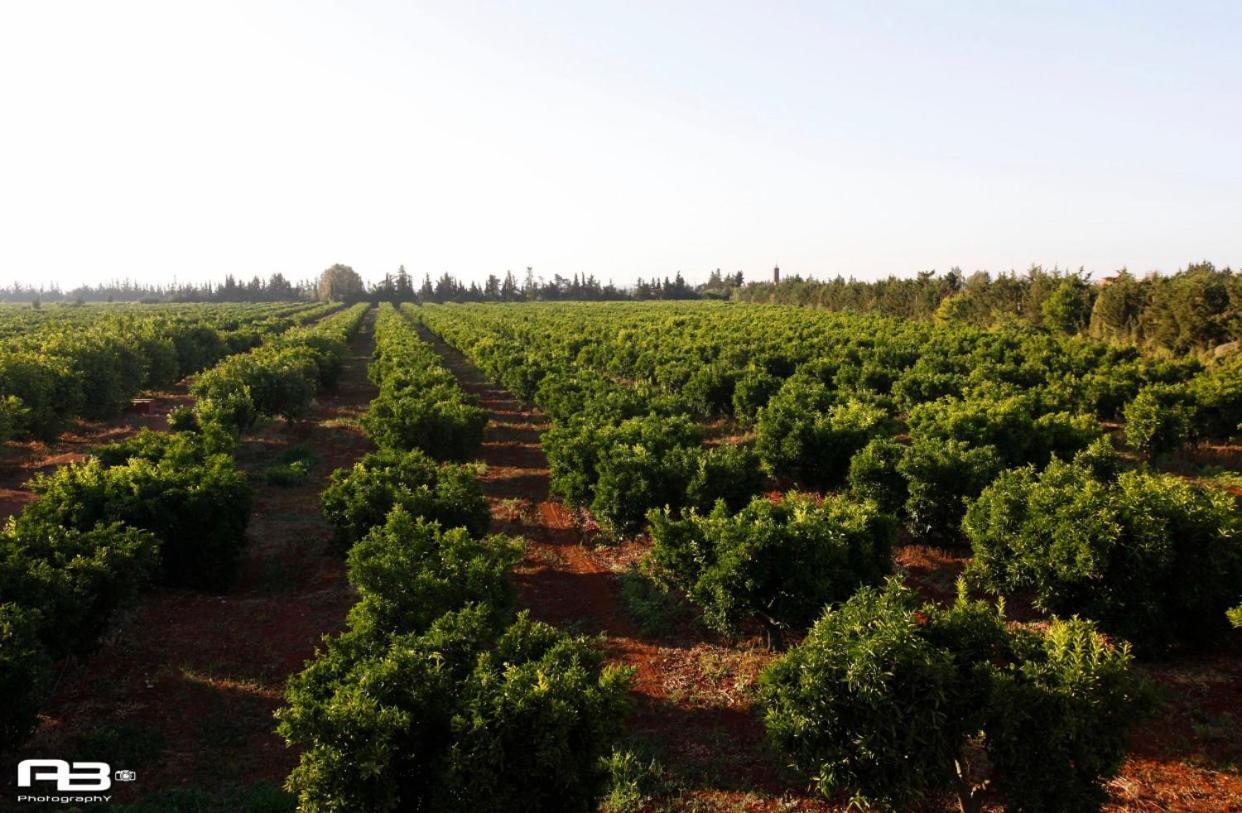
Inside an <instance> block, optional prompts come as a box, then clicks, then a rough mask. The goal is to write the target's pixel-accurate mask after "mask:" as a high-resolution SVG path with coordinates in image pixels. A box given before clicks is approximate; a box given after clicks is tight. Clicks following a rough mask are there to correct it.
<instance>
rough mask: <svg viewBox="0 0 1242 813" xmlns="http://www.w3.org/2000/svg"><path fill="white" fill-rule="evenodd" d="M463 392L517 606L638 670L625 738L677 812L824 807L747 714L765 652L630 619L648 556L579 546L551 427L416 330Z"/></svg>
mask: <svg viewBox="0 0 1242 813" xmlns="http://www.w3.org/2000/svg"><path fill="white" fill-rule="evenodd" d="M422 335H423V338H424V339H425V340H426V341H428V342H429V343H431V345H432V346H433V347H435V348H436V350H437V351H439V353H440V354H441V356H442V358H443V359H444V363H445V365H446V366H447V367H448V368H449V370H451V371H452V372H453V374H454V375H455V376H456V377H457V379H458V381H459V382H460V383H461V386H462V388H463V389H465V390H466V391H467V392H470V393H473V394H475V395H477V396H478V397H479V399H480V401H481V404H482V406H483V408H484V409H486V410H487V411H488V413H489V415H490V419H491V420H490V422H489V423H488V426H487V431H486V434H485V435H484V440H483V447H482V449H481V451H480V454H479V459H480V460H481V462H483V463H484V464H486V467H487V468H486V472H485V473H484V474H483V476H482V481H483V487H484V492H485V493H486V495H487V497H488V499H489V501H490V502H491V504H492V516H493V528H494V530H497V531H501V532H505V533H511V534H514V535H520V536H523V537H524V538H525V539H526V555H525V558H524V560H523V562H522V563H521V564H520V565H519V567H518V568H517V572H516V577H517V582H518V585H519V590H520V593H519V603H520V604H521V606H522V607H523V608H526V609H529V610H530V612H531V614H532V615H533V616H534V617H535V618H538V619H540V620H543V621H547V622H549V623H553V624H556V625H557V626H559V627H561V628H564V629H567V630H570V631H574V632H578V633H582V634H588V635H593V634H598V633H603V634H605V635H606V636H607V639H606V649H607V653H608V655H609V657H610V659H612V660H613V661H615V662H621V663H625V664H627V665H629V666H631V667H633V668H634V669H635V674H634V680H633V696H634V700H635V705H634V712H633V714H632V715H631V719H630V720H629V721H628V726H627V728H628V732H629V735H630V736H631V737H632V738H633V739H634V741H636V742H638V743H640V744H642V745H644V746H649V747H651V749H652V750H653V751H654V753H655V754H656V755H657V756H658V757H659V758H660V760H661V761H662V762H663V763H664V764H665V765H666V766H668V767H669V768H670V769H671V770H672V771H673V772H674V773H675V774H676V779H675V780H674V783H675V790H674V792H673V795H675V796H676V797H677V801H675V802H674V804H676V805H678V806H679V807H680V805H682V804H685V805H693V806H694V809H696V810H753V811H759V810H784V811H794V810H824V809H828V808H826V807H824V805H823V804H822V803H821V802H819V801H818V800H815V799H812V798H809V797H806V796H802V795H801V794H800V793H798V792H797V790H796V787H791V786H790V785H788V784H787V783H785V782H782V781H781V779H780V777H779V771H778V766H777V765H776V763H775V760H774V758H773V757H772V756H771V754H770V753H769V752H768V750H767V748H766V746H765V744H764V742H763V728H762V725H761V724H760V723H759V721H758V720H757V719H756V717H755V716H754V715H753V714H752V712H751V701H750V696H749V687H750V686H751V685H753V680H754V677H755V675H756V674H757V672H758V670H759V669H760V668H761V666H762V664H763V663H764V662H766V660H767V659H768V657H769V656H768V654H767V653H766V652H763V651H762V647H761V646H760V644H759V642H758V641H749V642H742V644H741V645H740V646H739V645H736V644H735V645H732V646H730V645H727V644H724V643H722V642H720V641H717V640H715V639H714V638H713V637H712V636H709V635H707V634H706V633H704V632H703V631H702V630H701V628H699V627H698V626H697V625H695V624H693V623H692V621H690V620H689V619H687V623H685V624H684V625H682V626H681V628H679V629H676V630H674V631H672V632H671V633H669V634H668V635H660V636H658V637H650V636H644V635H642V634H640V633H639V631H638V630H637V628H636V626H635V624H634V623H633V622H632V621H631V619H629V618H628V617H627V614H626V612H625V610H624V605H623V603H622V601H621V597H620V582H619V573H620V571H623V569H624V567H625V566H626V565H627V564H628V563H629V562H631V561H633V560H634V559H635V558H637V557H638V556H639V555H641V553H642V551H643V550H644V549H645V543H641V542H629V543H626V544H625V545H622V546H620V547H619V548H612V549H601V548H593V547H591V546H589V545H587V544H584V534H583V532H582V531H581V530H580V527H579V523H578V521H577V520H576V519H575V516H574V513H573V511H572V510H571V509H569V508H567V507H566V506H565V505H564V504H562V503H560V502H558V501H557V500H555V499H553V498H552V497H551V496H550V495H549V472H548V463H547V459H546V458H545V456H544V453H543V451H542V449H541V448H540V444H539V436H540V433H541V432H543V431H544V430H545V429H546V428H547V426H548V421H547V418H546V417H545V416H543V415H542V414H541V413H540V412H539V411H538V410H537V409H536V408H534V407H532V406H528V405H525V404H523V403H521V402H520V401H519V400H518V399H516V398H515V397H514V396H513V395H512V394H511V393H509V392H508V391H507V390H505V389H504V388H503V387H500V386H498V385H496V384H494V383H492V382H491V381H489V380H488V379H487V377H486V376H485V375H484V374H483V373H482V372H481V371H480V370H479V369H478V368H477V367H475V366H474V365H473V364H471V363H470V362H469V360H467V359H466V358H465V357H464V356H463V355H462V354H461V353H460V352H458V351H457V350H455V349H454V348H452V347H450V346H449V345H448V344H446V343H445V342H443V341H442V340H441V339H440V338H439V337H438V336H436V335H435V334H433V333H431V332H429V331H427V330H425V329H423V330H422Z"/></svg>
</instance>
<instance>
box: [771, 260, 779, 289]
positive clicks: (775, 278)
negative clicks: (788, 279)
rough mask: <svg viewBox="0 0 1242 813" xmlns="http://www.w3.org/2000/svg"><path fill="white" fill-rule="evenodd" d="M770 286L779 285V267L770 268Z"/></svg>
mask: <svg viewBox="0 0 1242 813" xmlns="http://www.w3.org/2000/svg"><path fill="white" fill-rule="evenodd" d="M772 284H773V285H780V284H781V267H780V266H779V265H778V266H774V267H773V268H772Z"/></svg>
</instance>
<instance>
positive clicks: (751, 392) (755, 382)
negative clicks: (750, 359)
mask: <svg viewBox="0 0 1242 813" xmlns="http://www.w3.org/2000/svg"><path fill="white" fill-rule="evenodd" d="M781 383H782V382H781V379H779V378H777V377H776V376H774V375H772V374H771V373H769V372H768V371H767V370H765V369H763V368H761V367H752V368H749V369H747V370H746V371H744V372H743V373H742V374H741V376H739V377H738V379H737V384H736V385H735V386H734V388H733V399H732V405H733V415H734V417H736V418H737V419H738V420H739V421H743V422H745V423H750V422H752V421H754V419H755V416H756V415H757V414H758V413H759V410H760V409H762V408H763V407H765V406H767V405H768V401H769V400H771V398H772V396H773V395H775V394H776V393H777V391H778V390H780V388H781Z"/></svg>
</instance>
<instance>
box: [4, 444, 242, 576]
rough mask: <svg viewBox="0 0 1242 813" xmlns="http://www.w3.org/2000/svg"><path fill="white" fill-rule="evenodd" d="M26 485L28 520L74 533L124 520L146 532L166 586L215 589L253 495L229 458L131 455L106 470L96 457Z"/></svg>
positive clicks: (226, 571) (232, 561) (230, 571)
mask: <svg viewBox="0 0 1242 813" xmlns="http://www.w3.org/2000/svg"><path fill="white" fill-rule="evenodd" d="M173 437H177V438H180V437H181V436H179V435H178V436H173ZM178 442H179V441H178ZM31 488H32V489H33V490H34V491H35V492H36V493H37V494H38V495H39V499H38V500H37V501H36V502H34V503H32V504H31V505H29V506H27V508H26V510H25V513H26V514H27V515H29V517H30V518H31V519H32V520H33V521H36V522H42V523H48V524H53V525H62V526H64V527H66V528H74V529H77V530H79V531H89V530H91V529H92V528H94V527H95V526H96V525H97V524H100V523H112V522H123V523H125V524H126V525H131V526H133V527H135V528H141V529H144V530H148V531H151V532H152V533H153V534H154V535H155V536H156V538H157V539H158V540H159V552H160V568H161V573H162V579H163V581H164V583H165V584H169V585H176V586H188V587H200V588H204V589H209V590H217V589H221V588H223V587H225V586H226V585H227V584H228V583H229V582H230V581H231V579H232V578H233V576H234V574H235V572H236V568H237V561H238V557H239V555H240V553H241V548H242V546H243V545H244V544H245V530H246V525H247V523H248V521H249V518H250V508H251V502H252V493H251V490H250V486H249V485H248V484H247V482H246V476H245V475H244V474H243V473H242V472H241V471H240V470H239V469H238V468H237V466H236V464H235V463H234V462H233V459H232V458H231V457H229V456H228V455H224V454H208V455H205V456H204V457H203V459H202V461H201V462H190V461H187V460H186V459H184V458H181V457H178V456H166V457H164V458H162V459H160V460H155V461H153V460H147V459H143V458H141V457H133V458H131V459H129V461H128V462H127V463H126V464H125V465H119V466H110V467H109V466H105V465H103V464H102V463H101V462H100V460H99V459H97V458H95V459H90V460H87V461H85V462H82V463H78V464H74V465H70V466H62V467H61V468H59V469H57V470H55V471H54V472H52V473H50V474H44V475H39V476H37V477H36V478H35V479H34V480H32V481H31Z"/></svg>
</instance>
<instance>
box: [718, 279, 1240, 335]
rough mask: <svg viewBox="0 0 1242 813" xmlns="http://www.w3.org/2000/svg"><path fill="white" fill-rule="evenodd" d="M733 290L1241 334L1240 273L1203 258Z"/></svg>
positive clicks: (789, 298) (1141, 329)
mask: <svg viewBox="0 0 1242 813" xmlns="http://www.w3.org/2000/svg"><path fill="white" fill-rule="evenodd" d="M732 298H734V299H736V300H739V301H743V302H770V303H779V304H785V305H805V306H809V307H817V308H824V309H827V310H834V311H855V312H874V313H881V314H885V315H888V316H898V317H902V318H905V319H938V320H941V321H946V322H962V323H965V324H972V325H991V324H995V323H997V322H1003V321H1013V320H1021V321H1025V322H1029V323H1030V324H1032V325H1036V326H1039V327H1045V328H1048V329H1049V330H1052V331H1055V332H1059V333H1074V334H1085V335H1090V336H1093V337H1095V338H1099V339H1106V340H1110V341H1121V342H1127V343H1133V344H1137V345H1140V346H1143V347H1146V348H1149V349H1166V350H1169V351H1172V352H1175V353H1184V352H1187V351H1191V350H1205V349H1208V348H1212V347H1216V346H1218V345H1221V344H1225V343H1228V342H1232V341H1237V340H1238V339H1242V273H1235V272H1234V271H1232V270H1231V269H1229V268H1223V269H1217V268H1216V267H1214V266H1213V265H1212V264H1211V263H1207V262H1204V263H1195V264H1191V265H1189V266H1187V267H1186V268H1185V269H1183V270H1181V271H1179V272H1177V273H1176V274H1171V275H1158V274H1151V275H1148V276H1145V277H1136V276H1134V275H1133V274H1130V273H1128V272H1127V271H1124V270H1122V271H1119V272H1118V273H1116V274H1114V275H1111V276H1107V277H1104V278H1102V279H1098V280H1092V279H1091V277H1090V275H1088V274H1086V273H1084V272H1081V271H1079V272H1064V271H1057V270H1053V271H1045V270H1044V269H1042V268H1039V267H1034V268H1031V269H1030V270H1029V271H1027V272H1026V273H1025V274H1017V273H1012V272H1011V273H1007V274H989V273H987V272H984V271H980V272H976V273H974V274H970V275H965V274H962V273H961V272H960V271H958V270H956V269H954V270H953V271H950V272H949V273H947V274H944V275H938V274H936V273H935V272H924V273H920V274H919V275H918V276H916V277H913V278H899V277H889V278H888V279H883V280H878V281H875V282H861V281H858V280H854V279H849V280H846V279H843V278H841V277H837V278H836V279H833V280H828V281H816V280H808V279H801V278H799V277H792V278H787V279H784V280H782V281H781V282H779V283H767V282H765V283H750V284H748V285H745V286H742V287H738V288H736V289H735V290H734V291H733V292H732Z"/></svg>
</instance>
